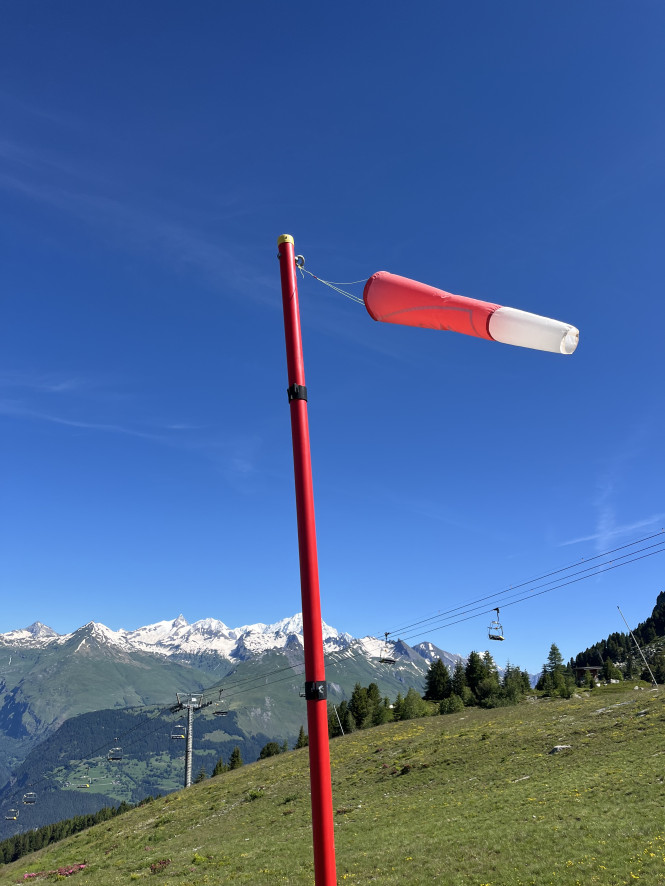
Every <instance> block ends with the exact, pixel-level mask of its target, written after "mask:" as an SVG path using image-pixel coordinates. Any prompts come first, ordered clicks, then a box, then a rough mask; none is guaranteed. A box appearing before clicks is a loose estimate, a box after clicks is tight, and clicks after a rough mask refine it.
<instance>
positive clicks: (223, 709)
mask: <svg viewBox="0 0 665 886" xmlns="http://www.w3.org/2000/svg"><path fill="white" fill-rule="evenodd" d="M220 708H221V710H220ZM228 712H229V709H228V707H227V706H226V705H225V704H224V702H223V701H222V690H221V689H220V690H219V701H216V702H215V710H214V711H213V714H214V716H215V717H226V715H227V714H228Z"/></svg>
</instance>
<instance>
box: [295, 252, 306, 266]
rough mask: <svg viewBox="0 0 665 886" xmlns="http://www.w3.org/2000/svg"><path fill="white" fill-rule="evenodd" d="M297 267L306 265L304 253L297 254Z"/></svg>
mask: <svg viewBox="0 0 665 886" xmlns="http://www.w3.org/2000/svg"><path fill="white" fill-rule="evenodd" d="M296 267H297V268H301V269H302V268H304V267H305V256H304V255H296Z"/></svg>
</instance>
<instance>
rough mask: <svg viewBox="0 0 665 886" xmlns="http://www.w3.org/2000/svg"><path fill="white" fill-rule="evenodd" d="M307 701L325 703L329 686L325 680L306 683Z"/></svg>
mask: <svg viewBox="0 0 665 886" xmlns="http://www.w3.org/2000/svg"><path fill="white" fill-rule="evenodd" d="M305 698H306V699H307V701H325V700H326V699H327V698H328V684H327V683H326V681H325V680H308V681H306V683H305Z"/></svg>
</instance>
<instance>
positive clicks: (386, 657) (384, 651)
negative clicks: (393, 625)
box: [379, 631, 397, 664]
mask: <svg viewBox="0 0 665 886" xmlns="http://www.w3.org/2000/svg"><path fill="white" fill-rule="evenodd" d="M389 633H390V631H386V632H385V637H386V639H385V642H384V644H383V646H382V647H381V653H380V655H379V661H380V662H381V664H395V663H396V662H397V659H396V658H395V657H394V652H395V650H394V648H393V649H391V648H390V646H389V644H388V634H389ZM391 653H392V654H391Z"/></svg>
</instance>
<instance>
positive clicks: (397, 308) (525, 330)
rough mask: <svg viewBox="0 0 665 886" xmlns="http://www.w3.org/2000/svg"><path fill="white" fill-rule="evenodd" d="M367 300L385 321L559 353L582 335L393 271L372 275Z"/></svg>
mask: <svg viewBox="0 0 665 886" xmlns="http://www.w3.org/2000/svg"><path fill="white" fill-rule="evenodd" d="M363 298H364V300H365V307H366V308H367V310H368V312H369V315H370V316H371V317H372V318H373V319H374V320H381V321H382V322H383V323H400V324H402V325H404V326H420V327H423V328H426V329H444V330H451V331H452V332H463V333H465V334H466V335H475V336H477V337H478V338H488V339H490V340H491V341H500V342H503V343H504V344H506V345H519V346H520V347H522V348H535V349H536V350H539V351H553V352H554V353H555V354H572V353H573V351H574V350H575V348H576V347H577V343H578V341H579V337H580V333H579V330H578V329H576V328H575V327H574V326H571V325H570V324H569V323H562V322H561V321H560V320H550V318H549V317H541V316H540V315H539V314H530V313H529V312H528V311H519V310H517V309H516V308H504V307H502V306H501V305H495V304H492V303H491V302H487V301H478V300H477V299H475V298H467V297H466V296H464V295H452V293H450V292H444V290H443V289H435V288H434V287H433V286H426V285H425V284H424V283H418V282H417V281H416V280H409V279H408V277H398V276H397V274H390V273H388V271H379V272H378V273H377V274H374V275H373V276H372V277H370V278H369V280H368V281H367V283H366V284H365V289H364V292H363Z"/></svg>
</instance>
